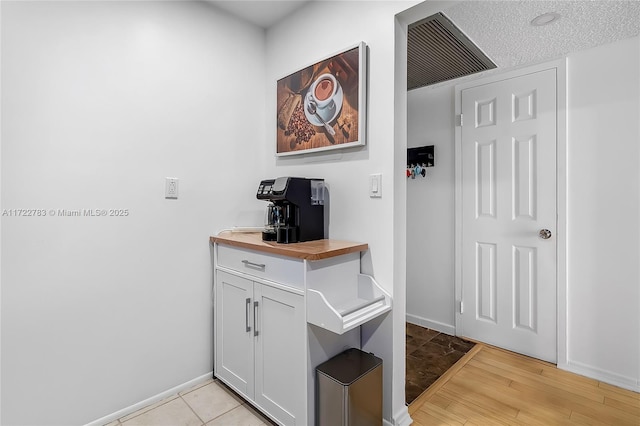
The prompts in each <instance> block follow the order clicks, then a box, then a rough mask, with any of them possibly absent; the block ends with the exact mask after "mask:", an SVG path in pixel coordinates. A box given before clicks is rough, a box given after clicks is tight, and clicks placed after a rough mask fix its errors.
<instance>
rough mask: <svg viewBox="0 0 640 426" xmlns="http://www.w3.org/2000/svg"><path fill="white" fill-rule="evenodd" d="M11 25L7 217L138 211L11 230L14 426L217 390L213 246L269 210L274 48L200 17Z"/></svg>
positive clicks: (20, 12) (5, 322)
mask: <svg viewBox="0 0 640 426" xmlns="http://www.w3.org/2000/svg"><path fill="white" fill-rule="evenodd" d="M1 24H2V25H1V27H2V34H1V35H2V52H1V54H2V57H1V59H2V67H3V68H2V98H1V100H2V135H1V136H2V145H1V148H2V164H1V166H2V178H1V182H2V188H1V195H2V199H1V203H2V206H1V207H2V209H7V210H8V209H21V208H22V209H45V210H47V211H48V210H50V209H55V210H57V209H111V208H118V209H128V211H129V215H128V216H127V217H51V216H50V215H47V217H7V216H4V217H2V259H1V260H2V277H1V279H2V288H1V290H2V297H1V301H2V306H1V308H2V309H1V310H2V318H1V320H2V321H1V322H2V330H1V336H2V366H1V367H2V383H1V385H2V401H1V405H2V419H1V420H2V424H7V425H19V424H47V425H56V424H59V425H71V424H83V423H87V422H91V421H94V420H96V419H98V418H101V417H102V416H106V415H108V414H110V413H114V412H116V411H117V410H120V409H123V408H125V407H128V406H130V405H131V404H135V403H137V402H139V401H142V400H144V399H146V398H150V397H153V396H154V395H157V394H158V393H160V392H163V391H166V390H167V389H171V388H173V387H175V386H179V385H181V384H183V383H185V382H188V381H190V380H192V379H195V378H198V377H202V376H204V375H209V374H211V370H212V348H211V345H212V337H211V334H212V311H211V302H210V300H211V260H210V252H209V245H208V236H209V235H212V234H213V233H214V232H215V231H216V230H218V229H220V228H222V227H226V226H230V225H234V224H236V223H235V221H236V220H238V219H236V217H237V215H238V212H245V211H251V210H253V209H256V208H257V206H258V205H260V203H259V202H257V201H256V200H255V198H254V193H255V185H256V182H257V181H258V179H259V176H261V175H262V173H261V168H262V165H261V163H260V162H259V161H252V159H251V157H249V158H247V154H250V153H251V152H252V151H255V150H256V148H257V147H259V146H262V145H263V144H264V141H265V136H264V133H263V126H264V121H265V113H264V110H263V108H262V107H260V105H262V104H263V103H264V81H265V75H264V71H263V70H264V66H263V65H264V63H265V59H264V33H263V31H261V30H258V29H256V28H254V27H252V26H249V25H245V24H240V23H239V22H238V21H235V20H233V19H230V18H229V17H228V16H226V15H222V14H220V13H218V12H216V11H215V10H214V9H213V8H211V6H207V5H206V4H202V3H195V2H7V1H4V2H2V21H1ZM230 34H232V35H233V36H232V37H231V36H229V35H230ZM251 102H254V103H257V104H258V105H259V107H258V108H251V109H249V107H250V106H251ZM247 164H249V165H250V167H246V165H247ZM165 176H175V177H178V178H179V179H180V198H179V199H178V200H165V199H164V177H165ZM238 224H244V223H238Z"/></svg>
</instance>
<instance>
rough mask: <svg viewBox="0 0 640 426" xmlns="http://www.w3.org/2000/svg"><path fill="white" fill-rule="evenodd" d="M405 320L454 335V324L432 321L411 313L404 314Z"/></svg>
mask: <svg viewBox="0 0 640 426" xmlns="http://www.w3.org/2000/svg"><path fill="white" fill-rule="evenodd" d="M406 321H407V322H409V323H411V324H415V325H419V326H421V327H426V328H430V329H431V330H435V331H439V332H440V333H444V334H448V335H449V336H455V335H456V327H455V326H454V325H450V324H445V323H442V322H439V321H433V320H430V319H428V318H422V317H419V316H418V315H411V314H407V315H406Z"/></svg>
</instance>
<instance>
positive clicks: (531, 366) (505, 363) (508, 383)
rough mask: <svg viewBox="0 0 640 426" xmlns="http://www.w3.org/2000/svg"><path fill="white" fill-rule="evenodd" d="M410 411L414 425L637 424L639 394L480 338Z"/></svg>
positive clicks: (638, 419)
mask: <svg viewBox="0 0 640 426" xmlns="http://www.w3.org/2000/svg"><path fill="white" fill-rule="evenodd" d="M409 413H410V414H411V418H412V419H413V421H414V423H413V425H414V426H427V425H468V426H472V425H616V426H618V425H620V426H624V425H630V426H640V394H638V393H636V392H632V391H628V390H625V389H620V388H617V387H615V386H611V385H608V384H605V383H602V382H599V381H597V380H593V379H589V378H586V377H583V376H579V375H576V374H573V373H569V372H566V371H563V370H559V369H558V368H556V366H555V365H553V364H549V363H547V362H543V361H539V360H536V359H533V358H529V357H526V356H524V355H518V354H515V353H512V352H508V351H505V350H502V349H498V348H494V347H491V346H488V345H484V344H482V343H479V344H477V345H476V346H475V347H474V348H473V349H471V351H469V352H468V353H467V354H466V355H465V356H464V357H463V358H462V359H460V361H458V362H457V363H456V364H455V365H454V366H453V367H452V368H451V369H450V370H449V371H447V372H446V373H445V374H444V375H443V376H442V377H440V378H439V379H438V381H436V382H435V383H434V384H433V385H431V386H430V387H429V389H427V390H426V391H425V392H424V393H423V394H422V395H420V396H419V397H418V398H417V399H416V400H415V401H414V402H413V403H411V404H410V405H409Z"/></svg>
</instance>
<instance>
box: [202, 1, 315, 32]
mask: <svg viewBox="0 0 640 426" xmlns="http://www.w3.org/2000/svg"><path fill="white" fill-rule="evenodd" d="M207 1H208V2H209V3H213V4H214V5H216V7H219V8H220V9H224V10H226V11H227V12H229V13H231V14H232V15H235V16H237V17H239V18H241V19H243V20H245V21H248V22H250V23H252V24H254V25H257V26H259V27H262V28H265V29H266V28H269V27H270V26H272V25H273V24H275V23H276V22H278V21H279V20H281V19H283V18H285V17H286V16H288V15H290V14H291V13H293V12H294V11H295V10H296V9H299V8H300V7H302V6H304V5H305V4H306V3H309V2H310V1H311V0H280V1H277V0H276V1H274V0H207Z"/></svg>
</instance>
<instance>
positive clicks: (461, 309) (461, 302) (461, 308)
mask: <svg viewBox="0 0 640 426" xmlns="http://www.w3.org/2000/svg"><path fill="white" fill-rule="evenodd" d="M460 313H461V314H463V313H464V302H463V301H462V300H461V301H460Z"/></svg>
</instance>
